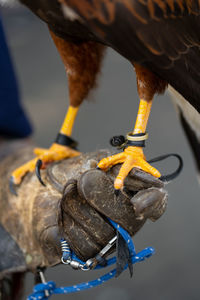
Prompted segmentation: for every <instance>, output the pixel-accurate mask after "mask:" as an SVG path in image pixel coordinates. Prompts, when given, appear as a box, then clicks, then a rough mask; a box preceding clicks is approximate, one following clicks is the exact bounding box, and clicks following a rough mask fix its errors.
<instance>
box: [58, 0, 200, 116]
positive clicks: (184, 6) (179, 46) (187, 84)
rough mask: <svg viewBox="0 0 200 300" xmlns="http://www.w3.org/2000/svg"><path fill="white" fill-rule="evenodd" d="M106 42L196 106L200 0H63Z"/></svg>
mask: <svg viewBox="0 0 200 300" xmlns="http://www.w3.org/2000/svg"><path fill="white" fill-rule="evenodd" d="M63 2H65V3H66V4H67V6H69V7H70V8H72V9H73V10H75V11H76V13H78V14H79V16H80V17H81V18H82V20H83V22H84V24H85V25H86V26H87V27H88V28H89V29H90V30H91V31H92V32H93V33H95V34H96V35H97V36H98V37H99V38H100V39H101V40H102V42H104V43H105V44H106V45H108V46H110V47H112V48H114V49H115V50H116V51H118V52H119V53H120V54H122V55H123V56H124V57H126V58H127V59H128V60H130V61H132V62H136V63H140V64H142V65H143V66H144V67H147V68H148V69H150V70H152V71H153V72H154V73H156V74H157V75H158V76H160V77H161V78H163V79H165V80H166V81H167V82H168V83H169V84H171V85H172V86H173V87H174V88H175V89H176V90H177V91H178V92H179V93H181V94H182V95H183V97H184V98H186V99H187V100H188V101H189V102H190V103H191V104H192V105H193V106H194V107H195V108H196V109H197V110H198V111H199V112H200V100H199V95H200V2H199V1H197V0H166V1H164V0H81V1H80V0H64V1H63Z"/></svg>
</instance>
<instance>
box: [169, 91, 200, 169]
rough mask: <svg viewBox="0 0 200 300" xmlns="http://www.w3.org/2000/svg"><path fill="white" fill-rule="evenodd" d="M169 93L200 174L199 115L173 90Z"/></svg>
mask: <svg viewBox="0 0 200 300" xmlns="http://www.w3.org/2000/svg"><path fill="white" fill-rule="evenodd" d="M169 91H170V94H171V95H172V100H173V102H174V104H175V106H176V108H177V112H178V115H179V117H180V121H181V125H182V127H183V129H184V132H185V134H186V137H187V140H188V142H189V144H190V147H191V150H192V152H193V155H194V159H195V162H196V167H197V171H198V173H199V174H200V113H199V112H197V110H196V109H195V108H194V107H193V106H192V105H191V104H190V103H189V102H188V101H187V100H185V99H184V98H183V97H182V96H181V95H180V94H179V93H178V92H176V91H175V90H174V89H173V88H171V87H170V88H169Z"/></svg>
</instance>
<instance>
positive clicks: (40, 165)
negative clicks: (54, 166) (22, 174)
mask: <svg viewBox="0 0 200 300" xmlns="http://www.w3.org/2000/svg"><path fill="white" fill-rule="evenodd" d="M41 167H42V161H41V159H38V161H37V162H36V165H35V174H36V176H37V178H38V180H39V182H40V183H41V184H42V185H43V186H46V184H45V183H44V181H43V180H42V177H41V174H40V170H41Z"/></svg>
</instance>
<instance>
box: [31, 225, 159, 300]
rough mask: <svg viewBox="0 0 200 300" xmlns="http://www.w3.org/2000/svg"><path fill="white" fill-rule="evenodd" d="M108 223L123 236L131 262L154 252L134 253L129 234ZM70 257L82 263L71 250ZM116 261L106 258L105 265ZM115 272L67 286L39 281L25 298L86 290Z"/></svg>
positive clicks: (43, 298) (37, 299)
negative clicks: (31, 292)
mask: <svg viewBox="0 0 200 300" xmlns="http://www.w3.org/2000/svg"><path fill="white" fill-rule="evenodd" d="M109 221H110V223H111V224H112V225H113V227H114V228H116V229H117V230H118V231H119V233H120V234H121V235H122V236H123V238H124V239H125V241H126V243H127V245H128V248H129V251H130V254H131V257H132V264H135V263H138V262H141V261H143V260H145V258H149V257H150V256H151V255H153V254H154V253H155V250H154V249H153V248H152V247H148V248H145V249H144V250H142V251H140V252H138V253H137V254H136V252H135V247H134V244H133V241H132V239H131V236H130V235H129V233H128V232H127V231H126V230H124V229H123V228H122V227H121V226H119V225H118V224H116V223H115V222H114V221H112V220H110V219H109ZM72 259H75V260H77V261H78V262H80V263H83V264H84V262H83V261H81V260H80V259H79V258H78V257H77V256H76V255H75V254H74V253H73V252H72ZM115 262H116V257H113V258H110V259H108V260H107V266H110V265H112V264H114V263H115ZM127 267H128V264H127V265H126V266H125V268H124V270H126V269H127ZM100 268H103V267H102V266H100V265H97V266H96V268H95V269H100ZM115 274H116V269H113V270H111V271H110V272H108V273H106V274H105V275H103V276H101V277H99V278H97V279H95V280H91V281H89V282H84V283H79V284H77V285H73V286H68V287H56V284H55V283H54V282H53V281H49V282H47V283H40V284H37V285H36V286H35V287H34V289H33V294H31V295H30V296H29V297H28V298H27V300H46V299H48V298H49V297H50V296H51V295H53V294H70V293H75V292H79V291H83V290H87V289H90V288H93V287H96V286H99V285H101V284H102V283H104V282H106V281H108V280H110V279H112V278H113V277H114V276H115ZM45 291H48V293H49V296H47V295H46V294H45Z"/></svg>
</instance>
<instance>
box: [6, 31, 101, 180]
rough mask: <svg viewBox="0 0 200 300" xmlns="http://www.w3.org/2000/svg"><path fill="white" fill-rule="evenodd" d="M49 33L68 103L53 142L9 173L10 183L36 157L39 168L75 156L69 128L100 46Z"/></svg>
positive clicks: (89, 83)
mask: <svg viewBox="0 0 200 300" xmlns="http://www.w3.org/2000/svg"><path fill="white" fill-rule="evenodd" d="M50 33H51V36H52V38H53V41H54V43H55V45H56V47H57V49H58V51H59V53H60V56H61V58H62V60H63V63H64V66H65V69H66V72H67V75H68V83H69V99H70V106H69V109H68V111H67V114H66V117H65V120H64V122H63V125H62V127H61V129H60V132H59V134H58V136H57V139H56V141H55V142H54V143H53V144H52V146H51V147H50V148H49V149H41V148H36V149H35V150H34V153H35V154H36V156H37V157H36V158H34V159H33V160H31V161H29V162H27V163H26V164H24V165H22V166H21V167H19V168H18V169H16V170H15V171H14V172H13V173H12V177H11V182H12V183H14V184H19V183H20V182H21V180H22V178H23V176H24V175H25V174H26V173H28V172H32V171H34V170H35V167H36V164H37V162H38V160H39V161H40V167H41V168H45V166H46V165H47V164H48V163H50V162H53V161H57V160H62V159H64V158H68V157H74V156H77V155H79V152H78V151H76V150H74V149H73V147H74V145H73V142H74V141H73V140H72V139H71V134H72V129H73V125H74V122H75V119H76V115H77V112H78V109H79V106H80V104H81V103H82V102H83V100H84V99H85V98H86V97H87V96H88V94H89V92H90V90H91V89H92V88H93V87H94V86H95V83H96V77H97V74H98V73H99V69H100V66H101V61H102V57H103V52H104V48H105V47H104V46H102V45H100V44H97V43H94V42H85V43H83V42H80V43H77V44H75V43H72V42H67V41H65V40H63V39H61V38H60V37H58V36H57V35H56V34H55V33H53V32H51V31H50ZM55 105H56V104H55Z"/></svg>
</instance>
